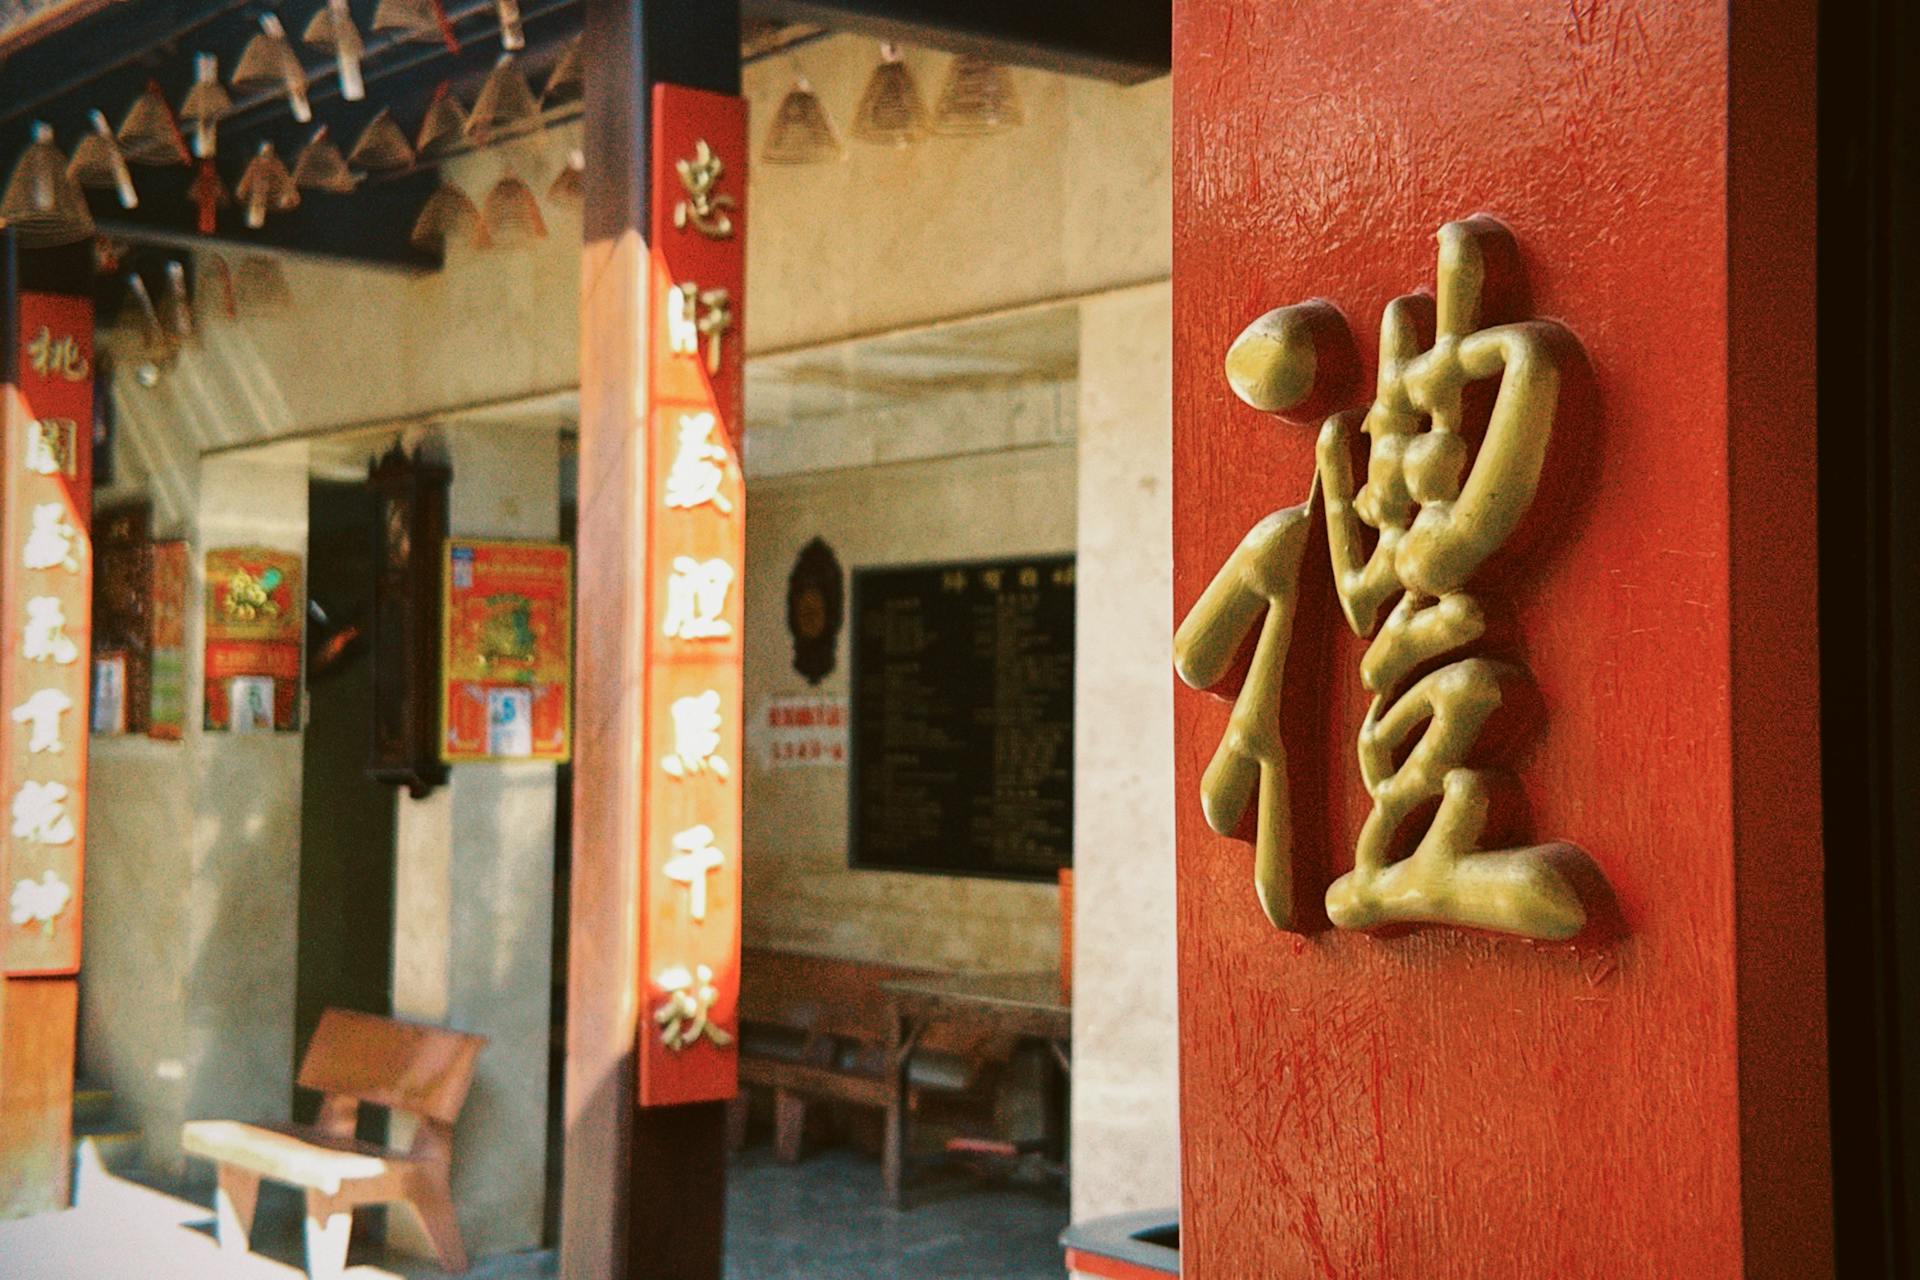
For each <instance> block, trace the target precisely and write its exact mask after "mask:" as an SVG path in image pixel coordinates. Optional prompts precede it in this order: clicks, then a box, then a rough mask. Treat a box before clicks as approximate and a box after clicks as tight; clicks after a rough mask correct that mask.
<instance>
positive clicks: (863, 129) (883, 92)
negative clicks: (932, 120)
mask: <svg viewBox="0 0 1920 1280" xmlns="http://www.w3.org/2000/svg"><path fill="white" fill-rule="evenodd" d="M851 132H852V134H853V136H854V137H856V138H858V139H860V140H861V141H862V142H873V143H878V144H880V145H882V146H894V147H904V146H906V145H907V144H908V143H912V142H918V141H919V140H920V139H921V138H924V137H925V136H926V134H927V104H926V102H925V101H924V100H923V99H922V98H921V97H920V86H919V84H918V83H916V82H915V80H914V78H913V72H912V70H911V69H909V68H908V66H907V64H906V63H905V62H903V61H902V60H901V58H900V50H899V48H898V47H896V46H895V45H892V44H882V45H881V46H880V64H879V65H878V66H876V67H875V68H874V69H873V74H872V75H871V76H869V77H867V87H866V89H865V90H864V91H863V92H862V93H861V94H860V105H859V106H857V107H855V108H854V111H853V127H852V129H851Z"/></svg>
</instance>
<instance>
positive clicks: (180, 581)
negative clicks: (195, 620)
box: [147, 541, 187, 742]
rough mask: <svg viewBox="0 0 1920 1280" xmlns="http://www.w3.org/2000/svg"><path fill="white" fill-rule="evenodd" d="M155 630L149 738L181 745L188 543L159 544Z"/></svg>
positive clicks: (155, 561) (155, 565)
mask: <svg viewBox="0 0 1920 1280" xmlns="http://www.w3.org/2000/svg"><path fill="white" fill-rule="evenodd" d="M152 582H153V604H152V607H151V608H150V609H149V610H148V618H149V619H150V621H151V623H152V627H153V637H152V649H151V651H150V658H151V663H150V669H149V671H148V680H149V684H148V701H147V736H148V737H150V738H157V739H159V740H161V741H163V742H178V741H180V739H181V738H183V737H185V736H186V729H187V544H186V543H185V542H179V541H173V542H156V543H154V544H153V578H152Z"/></svg>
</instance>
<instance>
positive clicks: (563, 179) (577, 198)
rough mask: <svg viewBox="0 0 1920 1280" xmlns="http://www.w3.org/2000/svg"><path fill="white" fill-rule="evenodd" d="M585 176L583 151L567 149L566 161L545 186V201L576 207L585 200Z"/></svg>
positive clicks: (585, 166) (585, 168) (585, 162)
mask: <svg viewBox="0 0 1920 1280" xmlns="http://www.w3.org/2000/svg"><path fill="white" fill-rule="evenodd" d="M586 176H587V157H586V155H585V153H583V152H580V151H569V152H568V153H567V162H566V163H565V164H563V165H561V166H560V172H559V173H556V174H554V175H553V181H552V182H551V183H550V184H549V185H548V186H547V203H549V204H557V205H564V206H566V207H567V208H569V209H578V208H579V207H580V206H581V205H583V204H585V203H586V202H587V183H586Z"/></svg>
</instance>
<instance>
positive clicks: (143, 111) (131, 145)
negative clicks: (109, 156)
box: [116, 81, 193, 165]
mask: <svg viewBox="0 0 1920 1280" xmlns="http://www.w3.org/2000/svg"><path fill="white" fill-rule="evenodd" d="M116 137H117V138H118V140H119V143H120V154H121V155H123V156H125V157H126V158H127V159H128V160H129V161H130V162H132V163H133V164H151V165H169V164H190V163H192V161H193V157H192V156H190V155H188V154H187V140H186V139H185V138H183V137H181V136H180V126H179V125H178V124H177V123H175V121H174V118H173V108H172V107H169V106H168V105H167V97H166V95H165V94H164V93H162V92H161V91H160V85H159V83H158V82H156V81H149V82H148V83H147V87H146V90H145V91H144V92H143V93H141V95H140V96H139V97H138V98H136V99H134V102H133V106H131V107H130V108H128V109H127V118H126V119H124V120H122V121H121V122H120V132H119V133H118V134H117V135H116Z"/></svg>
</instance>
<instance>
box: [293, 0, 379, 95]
mask: <svg viewBox="0 0 1920 1280" xmlns="http://www.w3.org/2000/svg"><path fill="white" fill-rule="evenodd" d="M300 39H301V41H302V42H303V43H305V44H306V46H307V47H308V48H309V49H325V50H326V51H328V52H329V53H331V54H333V57H334V61H335V62H337V63H338V64H339V66H340V96H341V97H342V98H345V99H346V100H347V101H348V102H358V101H360V99H362V98H364V97H366V96H367V84H366V81H365V80H364V79H362V78H361V75H360V59H361V58H363V57H365V56H366V52H367V47H366V45H365V44H363V43H362V42H361V40H360V29H359V28H358V27H356V26H354V25H353V14H352V13H351V12H350V11H349V10H348V9H347V0H327V2H326V4H324V5H322V6H321V8H320V9H319V11H318V12H316V13H315V14H314V15H313V18H312V20H311V21H309V22H308V23H307V29H306V30H305V31H303V32H301V33H300Z"/></svg>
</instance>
